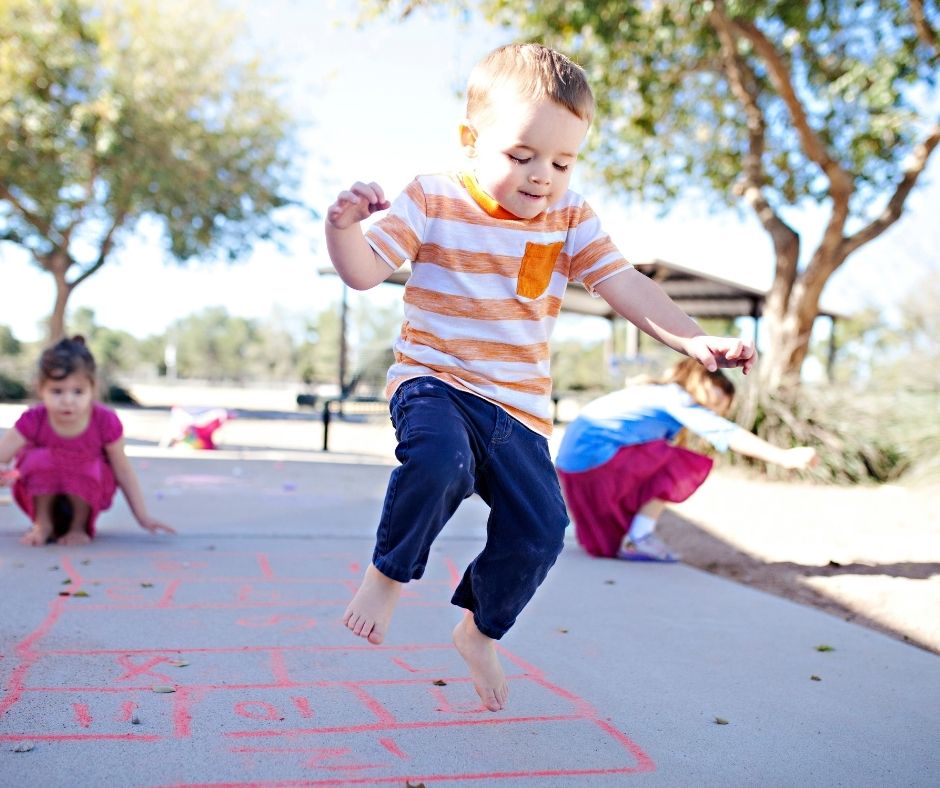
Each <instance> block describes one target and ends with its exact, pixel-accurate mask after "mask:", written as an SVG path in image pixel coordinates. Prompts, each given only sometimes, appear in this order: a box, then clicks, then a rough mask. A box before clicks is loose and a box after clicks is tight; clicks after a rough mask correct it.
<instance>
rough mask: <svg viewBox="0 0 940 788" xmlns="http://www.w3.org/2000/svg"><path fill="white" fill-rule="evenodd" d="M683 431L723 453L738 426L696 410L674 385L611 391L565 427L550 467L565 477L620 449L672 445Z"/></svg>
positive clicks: (610, 456) (694, 403)
mask: <svg viewBox="0 0 940 788" xmlns="http://www.w3.org/2000/svg"><path fill="white" fill-rule="evenodd" d="M683 427H687V428H688V429H689V430H691V431H692V432H694V433H695V434H696V435H698V436H700V437H702V438H704V439H705V440H707V441H708V442H709V443H710V444H711V445H712V446H714V447H715V448H716V449H718V451H727V450H728V442H729V441H730V440H731V436H732V435H733V434H734V433H735V432H736V431H737V430H738V429H739V427H738V426H737V425H736V424H735V423H734V422H731V421H728V420H727V419H724V418H722V417H721V416H719V415H718V414H717V413H715V412H714V411H711V410H709V409H708V408H706V407H704V406H702V405H699V404H698V403H697V402H695V400H693V399H692V397H691V395H690V394H689V392H687V391H686V390H685V389H684V388H682V386H680V385H678V384H677V383H669V384H667V385H661V384H648V385H645V386H632V387H629V388H625V389H620V390H619V391H614V392H613V393H611V394H607V395H605V396H603V397H600V398H599V399H596V400H594V401H593V402H589V403H588V404H587V405H585V406H584V409H583V410H582V411H581V413H580V414H579V415H578V417H577V418H576V419H575V420H574V421H573V422H571V424H569V425H568V428H567V429H566V430H565V435H564V437H563V438H562V440H561V445H560V446H559V448H558V455H557V457H556V458H555V464H556V466H557V467H558V469H559V470H562V471H566V472H568V473H574V472H578V471H587V470H590V469H591V468H596V467H597V466H598V465H603V464H604V463H605V462H607V461H608V460H610V459H611V458H612V457H613V456H614V455H615V454H616V453H617V450H618V449H620V448H621V447H623V446H633V445H635V444H637V443H648V442H649V441H655V440H672V439H673V438H675V437H676V435H678V434H679V431H680V430H682V428H683Z"/></svg>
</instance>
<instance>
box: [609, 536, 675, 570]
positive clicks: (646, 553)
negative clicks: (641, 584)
mask: <svg viewBox="0 0 940 788" xmlns="http://www.w3.org/2000/svg"><path fill="white" fill-rule="evenodd" d="M617 558H619V559H620V560H621V561H655V562H657V563H661V564H674V563H676V561H678V560H679V559H678V558H677V557H676V556H675V555H673V554H672V553H670V552H669V548H668V547H666V545H665V544H663V543H662V542H661V541H660V540H659V538H658V537H657V536H656V534H647V535H646V536H641V537H640V538H639V539H628V540H627V541H625V542H624V544H623V547H621V548H620V549H619V550H618V551H617Z"/></svg>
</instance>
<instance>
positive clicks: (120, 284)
mask: <svg viewBox="0 0 940 788" xmlns="http://www.w3.org/2000/svg"><path fill="white" fill-rule="evenodd" d="M230 4H232V5H235V6H237V7H239V8H240V9H241V10H242V12H243V13H244V15H245V19H246V24H247V27H248V30H249V40H248V45H249V46H252V47H257V48H258V50H259V51H260V52H261V54H262V57H263V58H264V59H265V61H266V62H269V63H271V64H272V67H273V68H274V69H275V70H277V71H278V72H279V73H281V74H282V75H283V76H284V78H285V80H286V86H287V95H286V98H285V100H286V101H287V102H288V104H289V106H290V108H291V110H292V112H293V113H294V114H295V116H296V117H297V118H298V119H299V121H300V123H301V125H302V131H301V135H300V143H301V148H302V150H303V152H304V155H303V158H302V159H301V160H299V161H298V162H297V167H298V168H299V170H300V173H301V175H302V182H303V186H302V194H301V197H302V199H304V200H305V201H306V202H307V203H308V204H310V205H312V206H313V207H315V208H316V209H317V210H318V211H319V212H320V213H321V214H324V213H325V212H326V208H327V207H328V206H329V204H330V203H331V202H332V201H333V199H334V198H335V196H336V194H337V193H338V192H339V191H341V190H342V189H344V188H346V187H348V186H349V185H350V184H351V183H353V182H354V181H357V180H363V181H376V182H378V183H380V184H381V185H382V186H383V188H384V189H385V192H386V194H387V195H389V197H394V196H395V195H396V194H398V192H400V191H401V190H402V189H403V188H404V187H405V185H407V183H408V182H409V181H410V180H411V179H412V178H413V177H414V176H415V175H417V174H419V173H426V172H436V171H441V170H448V169H453V168H457V167H459V166H460V165H461V152H460V148H459V145H458V138H457V125H458V123H459V122H460V120H461V117H462V114H463V103H462V100H461V99H460V97H459V91H460V89H461V88H462V86H463V84H464V82H465V80H466V77H467V75H468V74H469V72H470V69H471V68H472V66H473V64H474V63H475V62H476V61H477V60H478V59H479V58H480V57H482V56H483V55H484V54H486V52H488V51H489V50H491V49H492V48H493V47H495V46H498V45H500V44H502V43H506V42H507V41H509V40H511V34H509V33H507V32H506V31H502V30H499V29H495V28H490V27H488V26H485V25H484V24H483V23H482V22H480V21H479V20H470V21H468V20H466V19H462V20H461V19H457V18H456V17H454V16H452V15H450V14H448V13H443V12H441V13H436V14H434V15H433V16H432V15H429V14H426V13H415V14H413V15H412V16H411V17H410V18H409V19H408V20H407V21H406V22H403V23H399V22H371V23H369V24H368V25H366V26H365V27H361V28H357V26H356V25H355V24H353V22H354V13H355V12H354V9H355V6H356V3H354V2H352V0H231V3H230ZM933 159H934V160H933V162H932V164H931V167H930V169H929V170H928V172H927V173H925V175H926V176H927V177H926V179H925V178H924V177H923V176H922V182H925V183H926V185H924V186H922V187H921V188H920V189H919V190H918V191H917V192H915V194H914V195H912V197H911V198H910V199H909V201H908V207H907V211H906V212H905V215H904V217H902V219H901V221H900V222H898V223H897V224H896V225H895V226H894V227H893V228H892V229H891V230H889V231H888V232H887V233H886V234H885V235H883V236H882V237H881V238H880V239H878V240H876V241H875V242H873V243H871V244H869V245H867V246H866V247H864V248H863V249H862V250H861V251H860V252H858V253H857V254H856V255H855V256H853V257H852V258H850V260H849V261H848V262H847V263H846V264H845V265H844V266H843V268H842V269H841V270H840V271H839V272H837V273H836V274H835V276H834V277H833V278H832V279H831V280H830V282H829V284H828V286H827V289H826V291H825V292H824V293H823V306H824V307H825V308H827V309H830V310H834V311H836V312H838V313H849V312H852V311H854V310H857V309H860V308H862V307H864V306H867V305H874V306H877V307H878V308H880V309H882V310H883V311H884V314H885V315H886V317H887V318H890V317H891V315H892V313H893V312H894V311H896V305H897V303H898V302H899V301H900V299H901V298H903V297H904V295H906V294H907V292H908V291H909V290H910V289H911V288H913V287H914V286H916V281H917V279H918V278H919V277H922V276H924V275H926V273H927V271H928V270H930V266H931V265H932V270H933V272H934V274H936V273H937V272H938V270H940V261H938V255H940V251H938V249H940V233H938V227H937V222H936V206H937V205H938V204H940V156H937V155H934V157H933ZM573 186H574V187H575V188H576V189H578V190H579V191H583V192H585V193H586V195H587V196H588V198H589V201H590V202H591V204H592V205H593V206H594V208H595V209H596V210H597V212H598V214H599V215H600V216H601V218H602V221H603V223H604V226H605V228H606V229H607V231H608V232H609V233H610V234H611V236H612V237H613V239H614V241H615V242H616V243H617V245H618V246H619V247H620V249H621V251H623V253H624V254H625V255H626V256H627V258H628V259H631V260H633V261H635V262H643V261H645V260H652V259H656V258H658V259H662V260H666V261H670V262H674V263H677V264H679V265H682V266H686V267H690V268H696V269H699V270H702V271H705V272H710V273H713V274H716V275H719V276H721V277H724V278H728V279H734V280H738V281H741V282H742V283H745V284H749V285H752V286H755V287H759V288H766V287H768V286H769V284H770V281H771V274H772V270H773V269H772V259H771V247H770V242H769V240H768V236H767V235H766V233H765V232H764V231H763V230H762V229H761V228H760V226H759V225H758V224H757V222H756V220H755V219H754V218H753V217H752V216H750V215H748V214H744V213H742V214H738V213H736V212H725V213H721V214H717V215H715V214H713V213H710V212H709V211H708V210H707V209H706V208H705V207H703V206H702V205H700V204H698V203H696V202H693V201H689V202H687V203H684V204H682V205H680V206H679V207H678V208H676V209H674V210H673V211H671V212H670V213H669V214H668V215H667V216H664V217H661V216H659V214H658V210H657V209H656V208H654V207H647V206H641V205H637V204H628V203H626V202H625V201H619V200H613V199H610V198H607V197H605V196H604V195H602V194H599V193H597V194H595V193H593V192H591V191H590V188H591V186H590V184H588V183H581V182H580V181H579V179H578V175H577V173H576V175H575V181H574V182H573ZM931 206H932V208H931ZM821 227H822V214H812V213H804V214H803V215H801V216H800V217H799V223H798V229H799V230H800V231H801V233H803V234H804V242H803V243H804V247H805V248H811V247H812V245H813V241H814V239H815V238H817V237H818V234H819V231H820V230H821ZM0 264H2V266H3V279H2V284H0V324H4V325H8V326H10V327H11V328H12V330H13V332H14V334H15V335H16V336H17V337H18V338H20V339H23V340H36V339H39V338H41V332H42V324H43V322H44V320H45V318H46V316H47V315H48V313H49V311H50V309H51V306H52V302H53V297H54V289H53V283H52V278H51V276H49V275H48V274H46V273H43V272H41V271H39V269H38V268H36V267H35V266H34V265H33V264H32V263H30V261H29V259H28V258H27V257H26V256H25V255H24V254H22V253H21V252H19V250H16V249H14V248H12V247H11V246H10V245H9V244H5V245H2V246H0ZM328 267H329V260H328V258H327V256H326V246H325V243H324V240H323V231H322V225H321V224H320V223H315V224H313V225H312V226H308V227H306V228H305V229H304V231H303V232H300V233H297V234H295V235H294V236H293V237H292V238H291V240H290V243H289V249H288V251H287V253H283V252H281V251H279V250H277V249H275V248H273V247H271V246H269V245H264V244H259V245H258V246H256V248H255V249H254V251H253V253H252V254H251V255H250V256H249V257H248V258H247V259H245V260H244V261H241V262H238V263H235V264H229V263H222V262H219V263H204V262H190V263H187V264H186V265H179V264H177V263H175V262H173V261H172V260H171V259H170V258H169V257H168V256H167V255H166V254H165V253H164V252H163V247H162V244H161V242H160V239H159V238H158V237H157V236H156V235H155V232H154V229H153V228H152V227H151V228H149V229H148V227H147V226H146V224H144V225H142V227H141V228H140V230H139V231H138V232H137V233H135V235H134V236H133V237H130V238H128V239H127V240H126V241H125V242H124V243H123V245H122V247H121V248H120V249H119V250H118V251H117V252H116V253H115V254H114V255H113V257H112V259H110V261H109V262H108V263H107V264H106V265H105V266H104V267H103V268H102V269H101V270H100V271H98V272H97V273H96V274H95V275H93V276H92V277H90V278H89V279H88V280H86V281H85V282H84V283H82V284H81V285H80V286H79V287H78V288H76V290H75V291H74V293H73V294H72V296H71V298H70V301H69V308H70V310H71V311H74V310H75V309H77V308H79V307H82V306H87V307H90V308H91V309H93V310H94V312H95V317H96V321H97V322H98V323H99V324H100V325H104V326H107V327H109V328H115V329H122V330H125V331H128V332H130V333H131V334H133V335H135V336H138V337H144V336H147V335H150V334H159V333H162V332H163V331H164V330H165V329H166V328H167V327H168V326H169V325H170V324H171V323H173V322H174V321H175V320H178V319H179V318H181V317H185V316H187V315H190V314H192V313H194V312H198V311H201V310H202V309H204V308H205V307H208V306H215V305H222V306H224V307H225V308H226V309H227V310H228V312H229V314H232V315H238V316H242V317H249V318H259V319H270V318H271V317H272V316H273V315H277V316H278V319H279V320H281V321H282V322H285V323H292V322H293V323H296V322H297V321H298V320H300V319H302V318H303V317H305V316H310V315H313V314H314V313H316V312H319V311H321V310H323V309H324V308H326V307H328V306H329V305H330V304H333V303H336V302H337V301H338V299H339V298H340V293H341V283H340V282H339V280H338V278H337V277H336V276H332V275H321V274H319V273H318V271H320V270H321V269H323V268H328ZM400 298H401V289H400V288H398V287H395V286H393V285H381V286H380V287H378V288H376V289H375V290H373V291H370V292H369V293H367V294H358V293H354V294H352V295H351V297H350V300H351V304H352V306H353V308H368V305H369V304H370V303H376V302H382V303H388V302H390V301H393V300H396V299H400ZM559 329H560V330H559V332H558V333H556V336H559V335H565V334H568V335H571V336H582V337H585V338H588V337H595V336H597V337H599V336H602V335H604V334H605V333H606V331H607V326H606V321H603V320H600V319H581V320H577V319H569V320H568V321H567V322H565V321H561V322H560V324H559Z"/></svg>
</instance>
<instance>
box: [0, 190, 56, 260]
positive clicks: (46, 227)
mask: <svg viewBox="0 0 940 788" xmlns="http://www.w3.org/2000/svg"><path fill="white" fill-rule="evenodd" d="M0 198H2V199H4V200H6V201H7V202H8V203H10V205H12V206H13V208H14V209H15V210H16V211H17V212H18V213H19V214H20V216H22V217H23V218H24V219H25V220H26V221H27V222H29V224H31V225H32V226H33V227H35V228H36V230H37V231H38V232H39V234H40V235H42V237H43V238H45V239H46V240H47V241H49V242H50V243H51V244H52V245H53V246H57V247H59V248H62V249H64V248H66V247H67V245H66V244H64V243H63V242H62V241H63V239H62V237H61V236H59V239H58V242H56V240H55V239H54V238H53V237H52V236H53V235H58V232H56V230H55V228H54V227H53V226H52V225H51V224H50V223H49V222H47V221H46V220H45V219H43V218H42V217H41V216H39V214H36V213H33V212H32V211H31V210H29V209H28V208H27V207H26V206H25V205H23V203H21V202H20V201H19V200H18V199H17V198H16V196H15V195H14V194H13V192H11V191H10V189H9V187H8V186H7V184H6V183H3V182H0Z"/></svg>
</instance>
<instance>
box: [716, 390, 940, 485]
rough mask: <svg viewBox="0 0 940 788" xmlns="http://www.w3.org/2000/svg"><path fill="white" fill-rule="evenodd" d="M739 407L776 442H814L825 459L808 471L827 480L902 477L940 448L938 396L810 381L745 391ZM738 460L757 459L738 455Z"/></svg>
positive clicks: (749, 425) (775, 472)
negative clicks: (760, 392) (768, 391)
mask: <svg viewBox="0 0 940 788" xmlns="http://www.w3.org/2000/svg"><path fill="white" fill-rule="evenodd" d="M755 399H756V403H755ZM737 412H738V419H737V420H738V423H739V424H741V425H742V426H744V427H745V429H750V430H751V431H752V432H754V433H756V434H757V435H758V436H759V437H761V438H763V439H764V440H766V441H767V442H769V443H772V444H774V445H775V446H781V447H786V448H789V447H792V446H813V447H814V448H815V449H816V451H817V452H818V453H819V458H820V463H819V465H818V466H817V467H816V468H814V469H813V470H811V471H806V472H805V474H804V475H805V476H807V477H810V478H813V479H816V480H819V481H825V482H834V483H839V484H859V483H863V482H877V483H883V482H891V481H896V480H897V479H899V478H900V477H901V476H903V475H904V474H905V473H907V472H908V471H910V470H911V469H912V468H915V467H918V466H922V465H924V464H926V463H929V462H931V461H932V459H931V458H933V457H935V456H936V455H937V452H938V450H940V427H938V426H937V421H936V415H935V414H936V413H937V396H936V394H934V395H932V396H931V395H918V394H915V393H913V392H908V393H903V392H893V393H891V394H887V393H884V394H875V393H863V392H858V391H853V390H850V389H847V388H836V387H826V388H814V387H810V386H804V387H802V388H800V389H798V390H797V391H795V392H783V393H778V394H776V395H775V396H773V397H768V396H766V395H765V396H757V395H755V393H754V391H753V390H750V391H745V392H742V395H741V398H740V404H739V407H738V409H737ZM931 414H933V415H931ZM732 462H744V463H747V464H751V465H753V464H757V462H756V461H754V460H749V459H748V458H740V457H737V456H735V457H734V458H733V460H732ZM766 472H767V475H768V476H770V477H771V478H785V477H790V476H792V471H787V470H785V469H782V468H778V467H776V466H767V468H766Z"/></svg>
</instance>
